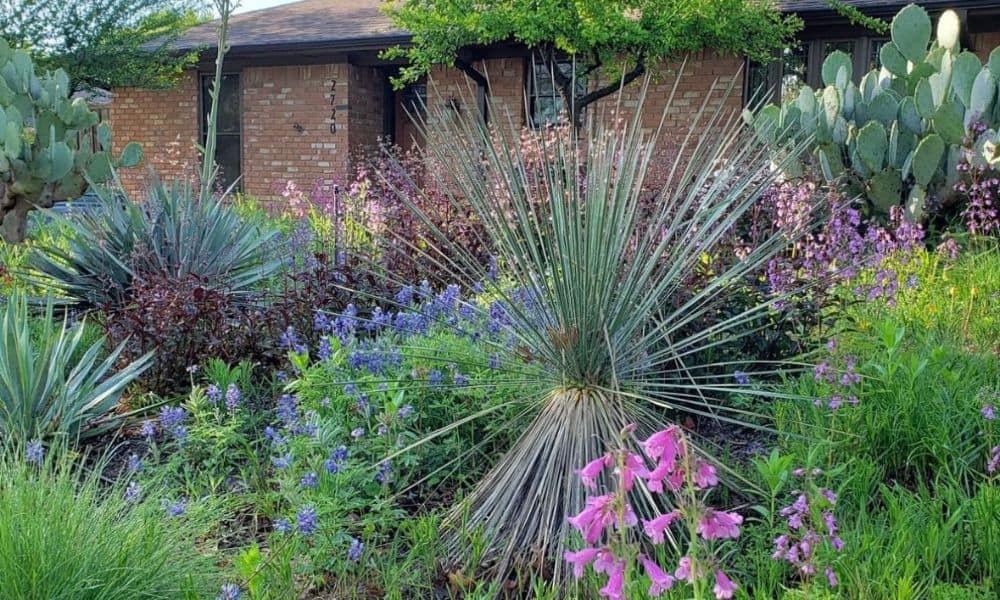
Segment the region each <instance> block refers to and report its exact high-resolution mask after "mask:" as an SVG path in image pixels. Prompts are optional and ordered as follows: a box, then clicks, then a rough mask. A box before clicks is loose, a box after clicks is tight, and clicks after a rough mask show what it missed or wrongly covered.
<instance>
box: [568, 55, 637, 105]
mask: <svg viewBox="0 0 1000 600" xmlns="http://www.w3.org/2000/svg"><path fill="white" fill-rule="evenodd" d="M645 73H646V57H645V55H642V54H640V55H639V56H638V57H637V58H636V63H635V67H633V68H632V70H631V71H629V72H628V73H625V75H624V76H622V78H621V79H619V80H617V81H613V82H611V83H609V84H608V85H606V86H604V87H602V88H598V89H596V90H594V91H592V92H590V93H589V94H587V95H585V96H583V97H582V98H580V99H579V100H577V102H576V106H575V107H574V112H575V113H579V112H580V111H582V110H583V109H584V108H585V107H586V106H587V105H588V104H593V103H594V102H597V101H598V100H600V99H601V98H603V97H605V96H609V95H611V94H613V93H615V92H617V91H618V90H620V89H622V88H623V87H625V86H626V85H628V84H630V83H632V82H633V81H635V80H636V79H638V78H639V77H641V76H642V75H643V74H645Z"/></svg>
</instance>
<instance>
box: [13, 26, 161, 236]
mask: <svg viewBox="0 0 1000 600" xmlns="http://www.w3.org/2000/svg"><path fill="white" fill-rule="evenodd" d="M71 91H72V90H71V89H70V81H69V77H68V76H67V75H66V73H65V72H63V71H62V70H59V71H55V72H54V73H46V74H45V75H42V76H39V75H37V74H36V73H35V67H34V64H33V63H32V62H31V57H30V56H28V54H27V53H26V52H23V51H20V50H19V51H12V50H11V48H10V46H9V45H8V44H7V42H6V41H4V40H3V39H0V223H2V228H0V234H2V236H3V238H4V239H5V240H6V241H8V242H20V241H23V240H24V235H25V229H26V225H27V216H28V212H29V211H31V210H34V209H35V208H39V207H41V208H51V207H52V206H53V204H55V203H56V202H62V201H65V200H71V199H73V198H76V197H79V196H80V195H81V194H83V192H84V191H86V189H87V187H88V185H89V184H88V179H89V181H90V182H95V183H104V182H105V181H107V180H108V179H109V178H110V177H111V175H112V169H113V167H114V166H124V167H131V166H135V165H137V164H138V163H139V162H140V161H141V160H142V149H141V148H140V147H139V146H138V145H137V144H134V143H132V144H129V145H127V146H126V147H125V148H124V150H123V151H122V154H121V156H120V157H119V158H118V159H114V158H112V156H111V154H109V152H108V151H107V150H108V149H109V148H110V147H111V130H110V129H109V128H108V127H107V126H106V125H102V126H100V127H97V122H98V117H97V114H96V113H94V112H93V111H92V110H90V108H88V107H87V103H86V102H85V101H84V100H83V99H82V98H77V99H73V100H71V99H70V96H69V95H70V92H71ZM95 128H96V129H95ZM95 138H96V139H95ZM95 148H96V150H95Z"/></svg>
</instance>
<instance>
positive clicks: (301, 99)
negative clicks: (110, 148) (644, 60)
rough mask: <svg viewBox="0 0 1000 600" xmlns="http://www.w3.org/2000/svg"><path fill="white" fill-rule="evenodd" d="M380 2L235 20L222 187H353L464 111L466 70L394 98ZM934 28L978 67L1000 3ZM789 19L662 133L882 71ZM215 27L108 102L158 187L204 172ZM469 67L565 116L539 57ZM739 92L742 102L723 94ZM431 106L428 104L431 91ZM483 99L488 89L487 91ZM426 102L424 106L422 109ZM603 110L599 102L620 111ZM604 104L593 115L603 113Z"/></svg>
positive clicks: (734, 60) (705, 79)
mask: <svg viewBox="0 0 1000 600" xmlns="http://www.w3.org/2000/svg"><path fill="white" fill-rule="evenodd" d="M850 3H851V4H853V5H855V6H857V7H859V8H861V9H862V10H863V11H864V12H865V13H867V14H870V15H874V16H881V17H891V16H892V15H893V14H894V13H895V12H896V11H898V9H899V8H901V7H902V6H903V5H904V4H905V3H904V2H898V1H895V0H860V1H852V2H850ZM380 4H381V0H301V1H299V2H295V3H292V4H286V5H283V6H278V7H274V8H270V9H264V10H259V11H255V12H248V13H244V14H240V15H236V16H234V17H233V19H232V21H231V24H230V34H231V49H230V51H229V53H228V54H227V55H226V59H225V72H226V76H225V80H224V83H223V88H222V96H221V99H220V104H221V106H222V110H221V111H220V118H219V138H218V163H219V165H220V167H221V169H222V171H223V178H224V180H226V181H235V180H237V179H238V180H239V186H240V188H241V189H242V190H243V191H244V192H246V193H248V194H251V195H254V196H257V197H262V198H269V197H274V196H275V195H276V192H277V190H279V189H280V188H281V187H283V185H284V184H285V182H287V181H289V180H292V181H295V182H296V183H297V184H298V185H299V186H301V187H305V188H307V189H308V188H309V187H311V186H312V185H313V184H314V183H315V182H317V181H319V182H321V184H323V185H327V186H333V185H336V184H342V183H344V182H347V181H350V179H351V174H352V173H353V168H354V166H355V164H356V161H357V160H359V157H360V156H363V154H364V153H365V152H366V151H369V150H371V149H372V148H373V147H374V146H376V145H377V143H378V141H379V140H380V139H384V140H388V141H390V142H393V143H397V144H399V145H402V146H408V145H410V144H412V143H419V142H415V138H416V131H415V128H414V127H413V125H412V124H411V123H410V119H409V117H408V114H407V113H408V111H412V110H414V109H415V107H418V106H420V105H421V103H426V105H427V106H432V105H433V104H434V103H437V102H447V103H449V105H451V106H453V107H455V108H456V109H457V110H478V107H477V106H467V107H466V106H461V105H460V102H461V101H460V100H458V99H460V98H463V97H464V98H468V97H469V96H470V95H469V93H468V90H469V89H473V90H474V89H476V88H475V84H474V83H472V81H471V80H470V79H468V78H467V77H466V76H465V75H464V74H463V73H462V72H461V71H459V70H457V69H454V68H444V67H440V68H435V69H434V70H433V71H432V72H431V74H430V75H429V78H430V79H432V80H433V85H432V86H428V85H427V84H426V83H425V82H421V83H418V84H414V85H410V86H408V87H406V88H405V89H403V90H394V89H393V88H392V86H391V85H390V83H389V78H390V77H391V76H393V75H394V74H395V72H396V69H397V68H398V65H394V64H392V63H389V62H387V61H384V60H381V59H380V58H379V53H380V51H381V50H382V49H384V48H387V47H390V46H394V45H397V44H406V43H407V42H408V40H409V37H408V35H407V33H406V32H404V31H401V30H399V29H396V28H394V27H393V25H392V23H391V22H390V21H389V19H388V18H387V17H386V16H384V15H383V14H382V13H381V12H380V11H379V5H380ZM920 4H921V5H923V6H925V7H926V8H927V9H928V11H929V12H931V13H932V16H934V14H935V13H938V12H940V11H941V10H943V9H944V8H946V7H950V8H955V9H956V10H958V11H959V13H960V15H961V16H962V18H963V21H964V24H963V32H964V36H965V39H963V45H964V46H966V47H968V48H971V49H973V50H974V51H975V52H976V53H977V54H979V56H980V58H981V59H984V60H985V58H986V56H987V55H988V54H989V52H990V50H991V49H992V48H993V47H995V46H997V45H1000V0H996V1H973V0H952V1H939V0H931V1H928V2H920ZM780 5H781V7H782V9H783V10H786V11H790V12H795V13H798V14H799V15H800V16H801V17H802V18H803V20H804V22H805V29H804V30H803V31H802V33H801V34H800V39H801V44H800V45H799V46H798V47H796V48H789V49H786V50H785V51H784V52H782V53H780V56H776V60H775V61H774V62H772V63H770V64H766V65H757V64H746V65H745V64H744V63H745V61H744V59H743V58H742V57H738V56H722V55H719V54H716V53H712V52H702V53H700V54H699V55H696V56H693V57H691V58H690V59H689V60H688V62H687V66H686V68H685V72H684V73H685V74H684V76H683V78H682V80H681V82H680V84H679V88H678V92H677V94H676V95H675V100H674V103H673V105H672V107H671V113H670V114H669V115H668V119H667V122H666V126H667V135H666V136H665V137H664V140H663V142H662V143H663V144H666V145H669V144H670V143H671V139H670V135H669V134H670V132H671V131H673V132H675V133H679V132H682V131H686V128H687V124H688V123H689V122H690V115H691V114H692V113H693V112H694V111H696V110H698V108H699V107H700V106H701V104H702V103H703V102H705V101H707V102H708V103H709V104H711V105H718V104H719V103H721V102H727V103H728V104H729V105H730V106H731V107H732V108H734V109H739V108H740V107H741V105H742V104H743V103H744V102H746V101H747V99H748V98H749V97H750V96H751V95H752V93H753V91H754V90H758V89H761V87H759V86H763V87H765V88H770V89H774V94H775V95H776V96H777V95H778V94H780V93H782V92H783V91H784V90H787V89H788V88H789V87H790V86H795V85H796V84H798V83H800V82H805V83H808V84H810V85H813V86H815V85H816V84H817V83H818V79H819V72H820V65H821V64H822V60H823V58H824V57H825V56H826V55H827V54H829V53H830V52H832V51H834V50H838V49H839V50H844V51H846V52H848V53H850V54H851V55H852V56H853V57H854V62H855V69H854V73H855V76H856V77H858V78H860V75H861V74H863V73H864V72H866V71H867V70H868V69H869V68H870V65H871V64H872V61H874V60H877V56H878V49H879V47H880V45H881V44H882V42H883V41H884V39H885V38H884V37H880V36H877V35H874V34H872V32H870V31H868V30H864V29H862V28H859V27H856V26H851V25H850V24H848V22H847V20H846V19H845V18H843V17H841V16H839V15H837V14H836V13H834V12H833V11H832V10H831V9H830V8H829V6H828V5H827V4H826V2H825V1H824V0H781V1H780ZM215 36H216V29H215V24H214V23H206V24H203V25H200V26H197V27H194V28H192V29H190V30H188V31H187V32H186V33H185V34H184V35H183V36H182V37H181V38H180V39H179V40H178V42H177V46H178V48H180V49H192V48H204V51H203V52H202V63H200V64H199V65H198V68H197V69H192V70H191V71H188V72H186V73H184V74H183V75H182V77H181V79H180V82H179V83H178V84H177V86H176V87H175V88H173V89H170V90H166V91H162V90H161V91H153V90H142V89H134V88H124V89H116V90H114V100H113V102H112V104H111V108H110V121H111V124H112V127H113V129H114V139H115V143H116V144H118V145H124V144H125V143H127V142H129V141H137V142H140V143H141V144H142V145H143V147H144V148H145V149H146V156H147V157H148V158H147V161H148V164H149V166H152V167H153V168H155V169H156V171H157V172H158V173H159V174H160V175H161V176H162V177H164V178H169V177H173V176H177V175H180V174H181V172H180V171H181V169H182V165H183V164H185V163H188V164H193V163H195V162H196V160H197V157H196V152H195V150H194V145H195V143H196V142H199V141H200V140H201V139H202V136H203V135H204V122H205V116H206V113H207V108H206V105H207V102H206V101H205V100H206V98H207V95H208V93H207V88H208V82H209V81H210V78H211V73H213V72H214V63H213V61H214V48H213V47H214V44H215ZM470 59H471V61H472V62H473V64H474V66H475V67H476V68H477V69H478V70H479V71H480V72H481V73H486V74H487V76H488V77H489V80H490V84H489V96H490V98H491V102H492V103H493V105H494V107H496V108H497V109H499V110H500V111H502V112H503V113H504V114H510V115H512V117H513V118H514V119H515V121H517V120H518V119H520V121H521V122H522V123H527V122H528V114H527V113H528V112H529V111H530V113H531V117H532V121H533V122H535V123H539V122H545V121H547V120H549V119H550V118H551V117H552V116H553V115H554V114H556V113H557V112H558V108H559V100H558V98H557V96H555V95H554V94H553V93H552V91H551V90H552V89H553V88H552V87H551V82H550V81H549V79H550V78H551V75H548V74H547V73H546V71H545V69H544V68H540V67H538V66H534V62H533V61H532V57H531V52H530V51H529V50H528V49H527V48H524V47H518V46H515V45H499V46H494V47H489V48H483V49H478V50H475V51H472V55H471V56H470ZM677 66H678V65H677V64H666V65H660V66H659V67H658V68H656V69H653V72H654V74H655V79H654V80H653V83H652V85H651V87H650V90H649V93H648V94H647V99H646V103H645V105H644V109H645V112H646V113H648V118H647V117H646V115H644V116H643V119H644V120H648V122H649V125H650V126H653V125H654V124H655V123H657V122H658V121H659V119H660V116H661V115H662V111H663V109H664V106H665V103H666V99H667V97H668V95H669V94H670V91H671V89H672V88H673V86H674V79H675V76H676V69H677ZM730 86H734V88H735V90H736V93H733V94H728V95H727V94H726V92H725V90H726V89H727V88H729V87H730ZM639 88H640V86H639V85H638V84H637V83H634V84H632V85H631V86H629V87H627V88H625V90H624V91H623V92H621V93H622V94H625V96H626V97H625V98H622V101H623V103H622V105H623V106H625V107H626V108H627V107H629V106H635V105H636V96H637V95H638V91H639ZM429 90H430V93H431V94H432V97H427V94H428V91H429ZM480 93H482V91H481V90H480ZM418 99H419V101H418ZM612 101H613V99H611V98H607V99H604V100H602V101H601V102H612ZM598 106H599V105H598ZM122 176H123V178H125V184H126V186H128V187H129V188H131V189H132V190H133V191H138V190H139V189H140V188H141V187H142V183H143V181H144V178H145V177H146V175H145V172H144V170H143V169H133V170H131V171H130V172H125V173H122Z"/></svg>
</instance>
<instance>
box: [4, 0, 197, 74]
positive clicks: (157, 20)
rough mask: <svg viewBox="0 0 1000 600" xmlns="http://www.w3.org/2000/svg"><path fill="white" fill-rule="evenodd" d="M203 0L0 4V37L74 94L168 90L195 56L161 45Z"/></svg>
mask: <svg viewBox="0 0 1000 600" xmlns="http://www.w3.org/2000/svg"><path fill="white" fill-rule="evenodd" d="M204 8H205V5H204V2H203V0H72V1H67V0H0V36H2V37H4V38H6V39H7V40H8V41H9V42H10V44H11V45H12V46H14V47H15V48H23V49H27V50H29V51H30V52H31V53H32V55H33V58H34V59H35V62H36V64H37V65H38V66H39V67H40V68H42V69H49V70H55V69H63V70H65V71H66V73H67V74H68V75H69V76H70V80H71V82H72V86H73V88H74V89H85V88H89V87H101V88H113V87H120V86H138V87H151V88H158V87H168V86H169V85H170V84H171V83H173V81H174V79H175V76H176V75H177V74H178V73H179V72H180V71H181V70H183V68H184V67H185V66H188V65H190V64H191V63H192V62H193V61H194V60H195V59H196V54H195V53H193V52H192V53H188V54H186V55H177V54H175V53H171V52H170V50H169V43H170V42H171V41H172V40H174V39H175V38H176V37H177V35H179V34H180V32H181V31H183V30H184V29H186V28H187V27H190V26H191V25H194V24H195V23H197V22H198V21H199V20H200V18H201V16H202V15H203V14H204Z"/></svg>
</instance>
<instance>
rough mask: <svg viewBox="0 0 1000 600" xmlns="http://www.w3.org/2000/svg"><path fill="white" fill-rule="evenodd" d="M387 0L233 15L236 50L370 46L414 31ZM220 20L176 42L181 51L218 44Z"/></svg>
mask: <svg viewBox="0 0 1000 600" xmlns="http://www.w3.org/2000/svg"><path fill="white" fill-rule="evenodd" d="M381 4H382V1H381V0H300V1H299V2H292V3H290V4H283V5H281V6H274V7H271V8H264V9H261V10H255V11H250V12H245V13H241V14H238V15H233V17H232V18H231V19H230V21H229V40H230V48H231V49H232V50H236V51H238V50H252V49H256V48H259V49H264V48H269V47H273V46H288V47H293V46H315V45H328V46H331V47H333V46H344V47H367V46H372V45H376V46H377V45H379V44H380V43H381V44H382V45H386V44H392V43H398V42H400V41H405V40H407V39H409V35H408V34H407V33H406V32H405V31H403V30H401V29H397V28H396V27H394V26H393V25H392V22H391V21H390V20H389V18H388V17H386V16H385V15H384V14H382V12H381V11H380V10H379V6H380V5H381ZM217 27H218V21H211V22H209V23H202V24H201V25H197V26H195V27H192V28H191V29H189V30H187V31H185V32H184V33H183V34H182V35H181V36H180V38H178V39H177V40H175V41H174V43H173V44H172V45H173V46H174V47H175V48H177V49H178V50H189V49H193V48H202V47H204V48H214V47H215V44H216V35H217V31H216V29H217Z"/></svg>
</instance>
